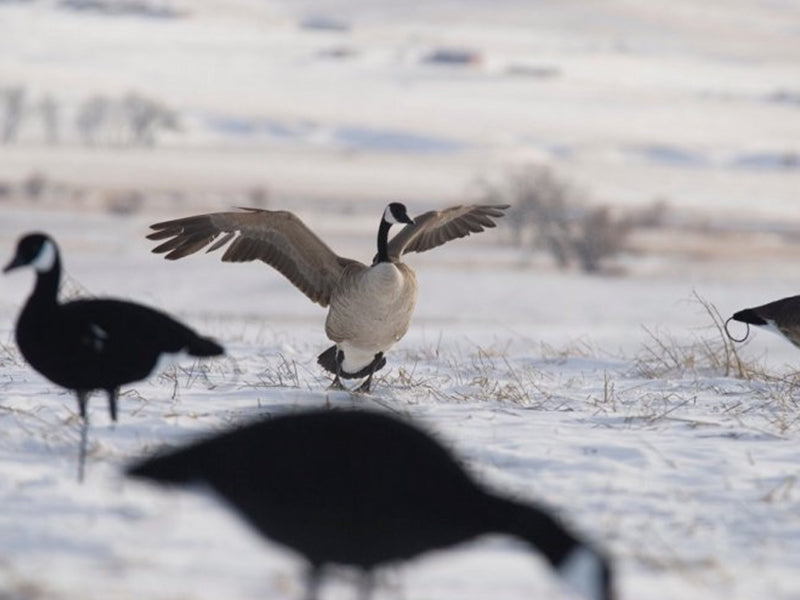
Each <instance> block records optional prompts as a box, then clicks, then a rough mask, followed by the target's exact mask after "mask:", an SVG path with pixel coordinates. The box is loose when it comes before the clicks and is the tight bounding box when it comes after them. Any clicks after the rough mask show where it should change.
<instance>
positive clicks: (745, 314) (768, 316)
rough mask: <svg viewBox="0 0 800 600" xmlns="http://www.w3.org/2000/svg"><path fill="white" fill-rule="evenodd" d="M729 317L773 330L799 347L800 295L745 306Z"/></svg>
mask: <svg viewBox="0 0 800 600" xmlns="http://www.w3.org/2000/svg"><path fill="white" fill-rule="evenodd" d="M731 319H733V320H734V321H739V322H741V323H747V324H748V325H755V326H756V327H761V328H763V329H767V330H769V331H773V332H775V333H777V334H778V335H780V336H782V337H784V338H786V339H787V340H788V341H790V342H791V343H792V344H794V345H795V346H797V347H798V348H800V296H791V297H789V298H782V299H780V300H775V301H774V302H769V303H768V304H763V305H761V306H756V307H755V308H745V309H743V310H740V311H738V312H736V313H734V315H733V316H732V317H731Z"/></svg>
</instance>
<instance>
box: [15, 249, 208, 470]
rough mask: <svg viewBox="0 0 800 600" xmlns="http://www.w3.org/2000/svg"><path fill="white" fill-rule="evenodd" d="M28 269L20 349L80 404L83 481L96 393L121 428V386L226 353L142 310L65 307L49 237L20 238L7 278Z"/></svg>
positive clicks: (101, 304) (103, 304) (103, 303)
mask: <svg viewBox="0 0 800 600" xmlns="http://www.w3.org/2000/svg"><path fill="white" fill-rule="evenodd" d="M25 266H30V267H33V268H34V270H35V271H36V285H35V287H34V289H33V293H32V294H31V295H30V297H29V298H28V300H27V302H26V303H25V306H24V308H23V309H22V312H21V314H20V316H19V319H18V321H17V326H16V340H17V345H18V346H19V349H20V351H21V352H22V355H23V356H24V357H25V360H27V361H28V363H30V365H31V366H32V367H33V368H34V369H36V370H37V371H38V372H39V373H41V374H42V375H44V376H45V377H46V378H47V379H49V380H50V381H52V382H53V383H55V384H57V385H60V386H61V387H64V388H67V389H69V390H73V391H75V393H76V395H77V397H78V408H79V410H80V415H81V417H82V418H83V423H84V428H83V432H82V441H81V455H80V456H81V458H80V462H79V472H78V473H79V478H82V475H83V463H84V459H85V452H86V429H87V427H88V416H87V412H86V404H87V400H88V397H89V393H90V392H91V391H93V390H103V391H105V392H106V394H107V395H108V407H109V411H110V413H111V419H112V420H114V421H116V420H117V396H118V394H119V388H120V386H121V385H123V384H126V383H131V382H134V381H139V380H141V379H145V378H147V377H148V376H149V375H150V374H151V373H152V372H153V371H154V369H155V368H156V365H157V363H158V362H159V360H160V359H161V358H162V357H165V355H170V354H188V355H190V356H197V357H203V356H216V355H219V354H222V353H223V351H224V350H223V348H222V346H220V345H219V344H217V343H216V342H214V341H212V340H210V339H208V338H204V337H200V336H199V335H197V334H196V333H195V332H194V331H192V330H191V329H189V328H188V327H186V326H185V325H182V324H181V323H179V322H177V321H176V320H174V319H173V318H171V317H169V316H167V315H165V314H164V313H161V312H158V311H156V310H153V309H152V308H148V307H146V306H142V305H140V304H134V303H132V302H124V301H122V300H112V299H86V300H75V301H72V302H65V303H60V302H59V301H58V287H59V282H60V279H61V258H60V256H59V250H58V246H57V245H56V242H55V241H54V240H53V239H52V238H50V237H49V236H47V235H46V234H43V233H31V234H28V235H25V236H24V237H22V238H21V239H20V241H19V244H18V245H17V251H16V254H15V255H14V258H13V259H12V260H11V262H10V263H9V264H8V265H6V267H5V268H4V269H3V271H4V272H6V273H7V272H9V271H11V270H13V269H17V268H20V267H25Z"/></svg>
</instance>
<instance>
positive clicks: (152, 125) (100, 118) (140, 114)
mask: <svg viewBox="0 0 800 600" xmlns="http://www.w3.org/2000/svg"><path fill="white" fill-rule="evenodd" d="M75 126H76V128H77V129H78V133H79V134H80V136H81V139H82V140H83V143H84V144H87V145H96V144H105V145H125V146H154V145H155V143H156V141H157V137H158V134H159V133H161V132H163V131H177V130H179V129H180V123H179V119H178V113H177V112H176V111H174V110H172V109H170V108H169V107H167V106H166V105H164V104H163V103H161V102H158V101H156V100H153V99H151V98H147V97H145V96H142V95H141V94H137V93H135V92H131V93H128V94H126V95H125V96H124V97H123V98H121V99H116V98H106V97H105V96H93V97H91V98H89V99H88V100H86V101H85V102H84V103H83V104H82V105H81V107H80V108H79V110H78V113H77V115H76V118H75Z"/></svg>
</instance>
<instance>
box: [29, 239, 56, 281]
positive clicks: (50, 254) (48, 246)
mask: <svg viewBox="0 0 800 600" xmlns="http://www.w3.org/2000/svg"><path fill="white" fill-rule="evenodd" d="M56 255H57V254H56V247H55V245H54V244H53V242H51V241H50V240H45V241H44V243H43V244H42V247H41V248H40V249H39V254H37V255H36V258H34V259H33V260H32V261H31V266H32V267H33V268H34V269H36V271H37V273H47V272H48V271H50V270H51V269H52V268H53V265H55V264H56Z"/></svg>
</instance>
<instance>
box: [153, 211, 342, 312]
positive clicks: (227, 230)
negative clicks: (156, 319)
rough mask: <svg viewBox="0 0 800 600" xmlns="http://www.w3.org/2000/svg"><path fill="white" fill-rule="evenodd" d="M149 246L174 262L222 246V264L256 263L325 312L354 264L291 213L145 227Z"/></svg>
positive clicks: (188, 220) (229, 214) (197, 219)
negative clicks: (148, 231) (151, 243)
mask: <svg viewBox="0 0 800 600" xmlns="http://www.w3.org/2000/svg"><path fill="white" fill-rule="evenodd" d="M150 227H151V229H154V230H155V231H154V232H153V233H151V234H150V235H148V236H147V237H148V239H151V240H166V241H165V242H163V243H162V244H160V245H159V246H156V247H155V248H153V252H155V253H156V254H165V255H166V256H165V257H164V258H166V259H168V260H176V259H179V258H183V257H184V256H188V255H189V254H194V253H195V252H197V251H198V250H201V249H203V248H205V247H206V246H208V248H207V250H206V252H213V251H214V250H218V249H219V248H222V247H223V246H225V245H226V244H229V245H228V248H227V249H226V250H225V253H224V254H223V255H222V260H223V261H224V262H248V261H252V260H261V261H263V262H265V263H267V264H268V265H270V266H271V267H274V268H275V269H277V270H278V271H279V272H280V273H281V274H283V275H284V276H285V277H286V278H287V279H288V280H289V281H291V282H292V283H293V284H294V285H295V286H297V288H298V289H299V290H300V291H301V292H303V293H304V294H305V295H306V296H308V297H309V298H310V299H311V300H312V301H313V302H316V303H318V304H320V305H322V306H327V305H328V303H329V302H330V297H331V292H332V290H333V288H334V287H335V286H336V283H337V282H338V281H339V278H340V276H341V273H342V270H343V269H344V267H345V266H347V265H348V264H350V263H354V262H357V261H354V260H351V259H349V258H343V257H341V256H338V255H337V254H336V253H335V252H333V250H331V249H330V248H329V247H328V246H327V245H326V244H325V242H323V241H322V240H321V239H319V237H318V236H317V235H316V234H315V233H314V232H313V231H311V230H310V229H309V228H308V227H307V226H306V225H305V223H303V222H302V221H301V220H300V219H299V218H298V217H297V216H296V215H294V214H293V213H290V212H287V211H282V210H262V209H257V208H245V209H242V212H220V213H211V214H206V215H197V216H194V217H185V218H182V219H175V220H173V221H164V222H162V223H156V224H155V225H151V226H150Z"/></svg>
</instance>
